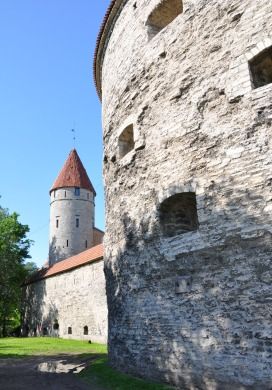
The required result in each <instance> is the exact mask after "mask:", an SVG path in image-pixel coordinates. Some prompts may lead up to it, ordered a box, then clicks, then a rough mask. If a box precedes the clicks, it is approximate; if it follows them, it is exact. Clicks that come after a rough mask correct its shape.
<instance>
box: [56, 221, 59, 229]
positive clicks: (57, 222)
mask: <svg viewBox="0 0 272 390" xmlns="http://www.w3.org/2000/svg"><path fill="white" fill-rule="evenodd" d="M58 227H59V220H58V219H56V228H57V229H58Z"/></svg>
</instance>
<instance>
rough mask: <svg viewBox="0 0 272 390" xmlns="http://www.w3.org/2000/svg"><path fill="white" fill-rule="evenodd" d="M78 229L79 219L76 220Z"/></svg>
mask: <svg viewBox="0 0 272 390" xmlns="http://www.w3.org/2000/svg"><path fill="white" fill-rule="evenodd" d="M76 227H77V228H78V227H79V218H76Z"/></svg>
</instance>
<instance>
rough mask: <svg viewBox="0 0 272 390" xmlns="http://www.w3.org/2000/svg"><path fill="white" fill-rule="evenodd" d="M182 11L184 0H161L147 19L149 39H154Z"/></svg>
mask: <svg viewBox="0 0 272 390" xmlns="http://www.w3.org/2000/svg"><path fill="white" fill-rule="evenodd" d="M182 12H183V4H182V0H163V1H161V2H160V3H159V4H158V6H157V7H156V8H155V9H154V10H153V11H152V12H151V14H150V15H149V17H148V20H147V26H148V37H149V39H152V38H153V37H154V36H155V35H157V34H158V33H159V32H160V31H161V30H162V29H164V27H166V26H167V25H168V24H170V23H171V22H172V21H173V20H174V19H175V18H176V17H177V16H178V15H179V14H181V13H182Z"/></svg>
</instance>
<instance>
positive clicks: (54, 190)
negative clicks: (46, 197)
mask: <svg viewBox="0 0 272 390" xmlns="http://www.w3.org/2000/svg"><path fill="white" fill-rule="evenodd" d="M55 197H56V190H54V198H55Z"/></svg>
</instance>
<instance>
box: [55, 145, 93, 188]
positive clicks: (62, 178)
mask: <svg viewBox="0 0 272 390" xmlns="http://www.w3.org/2000/svg"><path fill="white" fill-rule="evenodd" d="M63 187H79V188H84V189H85V190H90V191H92V192H93V193H94V195H96V192H95V189H94V188H93V185H92V183H91V181H90V179H89V177H88V175H87V172H86V170H85V168H84V166H83V164H82V162H81V160H80V158H79V155H78V154H77V151H76V149H73V150H72V151H71V152H70V153H69V156H68V158H67V160H66V161H65V164H64V166H63V168H62V170H61V171H60V173H59V175H58V177H57V179H56V180H55V182H54V184H53V186H52V188H51V190H50V193H51V192H52V191H53V190H55V189H57V188H63Z"/></svg>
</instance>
